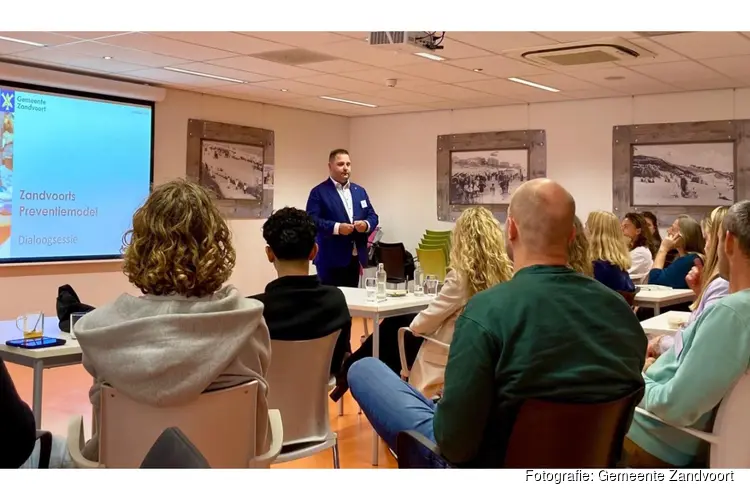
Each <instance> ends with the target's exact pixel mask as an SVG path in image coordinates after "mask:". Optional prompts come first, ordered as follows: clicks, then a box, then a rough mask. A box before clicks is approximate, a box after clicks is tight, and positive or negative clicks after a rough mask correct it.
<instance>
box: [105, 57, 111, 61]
mask: <svg viewBox="0 0 750 500" xmlns="http://www.w3.org/2000/svg"><path fill="white" fill-rule="evenodd" d="M103 59H106V60H107V61H109V60H110V59H112V56H104V57H103Z"/></svg>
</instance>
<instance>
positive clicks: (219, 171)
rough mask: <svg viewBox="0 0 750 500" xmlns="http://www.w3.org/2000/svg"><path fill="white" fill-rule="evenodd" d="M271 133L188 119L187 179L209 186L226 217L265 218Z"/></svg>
mask: <svg viewBox="0 0 750 500" xmlns="http://www.w3.org/2000/svg"><path fill="white" fill-rule="evenodd" d="M274 142H275V141H274V133H273V131H272V130H265V129H261V128H255V127H246V126H243V125H233V124H230V123H218V122H210V121H205V120H188V140H187V177H188V178H189V179H191V180H193V181H196V182H198V183H200V184H201V185H202V186H205V187H206V188H208V189H209V190H210V191H211V192H212V193H213V194H214V196H215V199H216V205H217V207H219V210H220V211H221V213H222V215H224V216H225V217H226V218H227V219H266V218H268V217H269V216H270V215H271V212H272V211H273V183H274V175H273V172H274V156H275V154H274Z"/></svg>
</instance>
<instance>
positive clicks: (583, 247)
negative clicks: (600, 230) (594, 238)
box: [568, 215, 594, 278]
mask: <svg viewBox="0 0 750 500" xmlns="http://www.w3.org/2000/svg"><path fill="white" fill-rule="evenodd" d="M574 227H575V231H576V235H575V237H574V238H573V239H572V240H570V244H569V245H568V267H570V268H572V269H573V270H574V271H576V272H579V273H581V274H583V275H584V276H588V277H590V278H593V277H594V266H593V265H592V263H591V259H590V258H589V238H588V236H586V230H585V229H584V227H583V224H582V223H581V219H579V218H578V216H577V215H576V216H575V219H574Z"/></svg>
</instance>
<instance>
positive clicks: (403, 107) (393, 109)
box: [352, 104, 434, 116]
mask: <svg viewBox="0 0 750 500" xmlns="http://www.w3.org/2000/svg"><path fill="white" fill-rule="evenodd" d="M425 111H434V110H433V109H431V108H428V107H425V106H417V105H414V104H399V105H397V106H385V107H382V108H369V109H368V108H362V111H358V110H352V115H355V116H356V115H389V114H397V113H421V112H425Z"/></svg>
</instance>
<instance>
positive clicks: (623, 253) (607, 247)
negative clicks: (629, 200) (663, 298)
mask: <svg viewBox="0 0 750 500" xmlns="http://www.w3.org/2000/svg"><path fill="white" fill-rule="evenodd" d="M586 231H587V232H588V235H589V260H591V262H592V264H593V266H594V279H596V280H597V281H599V282H600V283H602V284H603V285H605V286H607V287H608V288H611V289H612V290H614V291H616V292H635V285H633V280H631V279H630V275H628V269H630V265H631V263H632V261H631V259H630V252H629V251H628V245H627V243H626V240H625V237H624V236H623V234H622V229H621V227H620V221H619V219H618V218H617V216H616V215H615V214H613V213H611V212H605V211H603V210H596V211H594V212H591V213H590V214H589V217H588V219H587V220H586Z"/></svg>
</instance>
